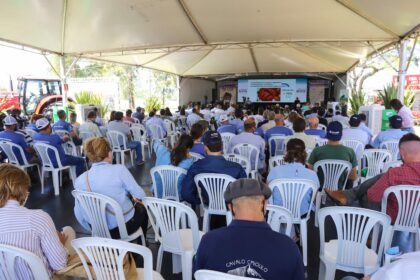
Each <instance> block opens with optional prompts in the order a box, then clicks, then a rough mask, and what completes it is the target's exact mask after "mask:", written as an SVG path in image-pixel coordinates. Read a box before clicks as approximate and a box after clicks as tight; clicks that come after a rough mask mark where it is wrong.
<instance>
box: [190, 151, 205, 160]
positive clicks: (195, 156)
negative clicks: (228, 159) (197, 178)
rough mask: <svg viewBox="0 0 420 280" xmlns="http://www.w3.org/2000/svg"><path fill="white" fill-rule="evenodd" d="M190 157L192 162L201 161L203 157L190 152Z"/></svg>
mask: <svg viewBox="0 0 420 280" xmlns="http://www.w3.org/2000/svg"><path fill="white" fill-rule="evenodd" d="M190 156H191V158H192V159H193V161H194V162H196V161H198V160H200V159H203V158H204V157H203V156H202V155H200V154H198V153H194V152H190Z"/></svg>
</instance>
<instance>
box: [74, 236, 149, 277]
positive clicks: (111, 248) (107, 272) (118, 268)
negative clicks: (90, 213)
mask: <svg viewBox="0 0 420 280" xmlns="http://www.w3.org/2000/svg"><path fill="white" fill-rule="evenodd" d="M71 244H72V246H73V247H74V249H75V250H76V252H77V254H78V255H79V257H80V260H81V261H82V263H83V267H84V268H85V271H86V274H87V276H88V279H89V280H92V279H98V280H124V279H126V278H125V275H124V270H123V264H124V257H125V256H126V255H127V253H134V254H139V255H141V256H142V257H143V267H144V271H143V277H142V279H148V280H152V279H153V255H152V251H150V249H149V248H147V247H144V246H140V245H137V244H133V243H129V242H125V241H120V240H114V239H108V238H100V237H83V238H78V239H74V240H72V241H71ZM88 263H89V264H91V267H92V268H93V271H94V273H95V275H92V274H91V271H90V268H89V265H88ZM128 280H129V279H128Z"/></svg>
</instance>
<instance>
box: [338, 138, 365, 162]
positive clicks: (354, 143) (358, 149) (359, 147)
mask: <svg viewBox="0 0 420 280" xmlns="http://www.w3.org/2000/svg"><path fill="white" fill-rule="evenodd" d="M341 144H343V145H344V146H346V147H349V148H351V149H353V151H354V153H355V154H356V158H357V160H358V161H360V159H361V158H362V156H363V151H364V150H365V146H364V145H363V143H362V142H360V141H358V140H350V139H345V140H341Z"/></svg>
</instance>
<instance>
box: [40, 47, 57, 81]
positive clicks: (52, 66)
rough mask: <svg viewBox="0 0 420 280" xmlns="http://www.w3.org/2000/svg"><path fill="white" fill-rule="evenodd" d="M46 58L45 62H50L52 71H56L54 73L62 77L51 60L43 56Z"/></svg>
mask: <svg viewBox="0 0 420 280" xmlns="http://www.w3.org/2000/svg"><path fill="white" fill-rule="evenodd" d="M42 55H43V56H44V58H45V60H46V61H47V62H48V64H49V65H50V67H51V69H52V70H53V71H54V73H55V74H56V75H57V76H58V77H61V75H60V73H58V71H57V69H55V67H54V65H53V64H52V63H51V61H50V60H49V58H48V57H47V55H46V54H45V53H44V54H42Z"/></svg>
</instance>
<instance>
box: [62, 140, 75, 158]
mask: <svg viewBox="0 0 420 280" xmlns="http://www.w3.org/2000/svg"><path fill="white" fill-rule="evenodd" d="M61 146H62V147H63V149H64V152H65V153H66V155H71V156H77V148H76V144H74V143H73V141H71V140H70V141H67V142H66V143H63V144H62V145H61Z"/></svg>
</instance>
